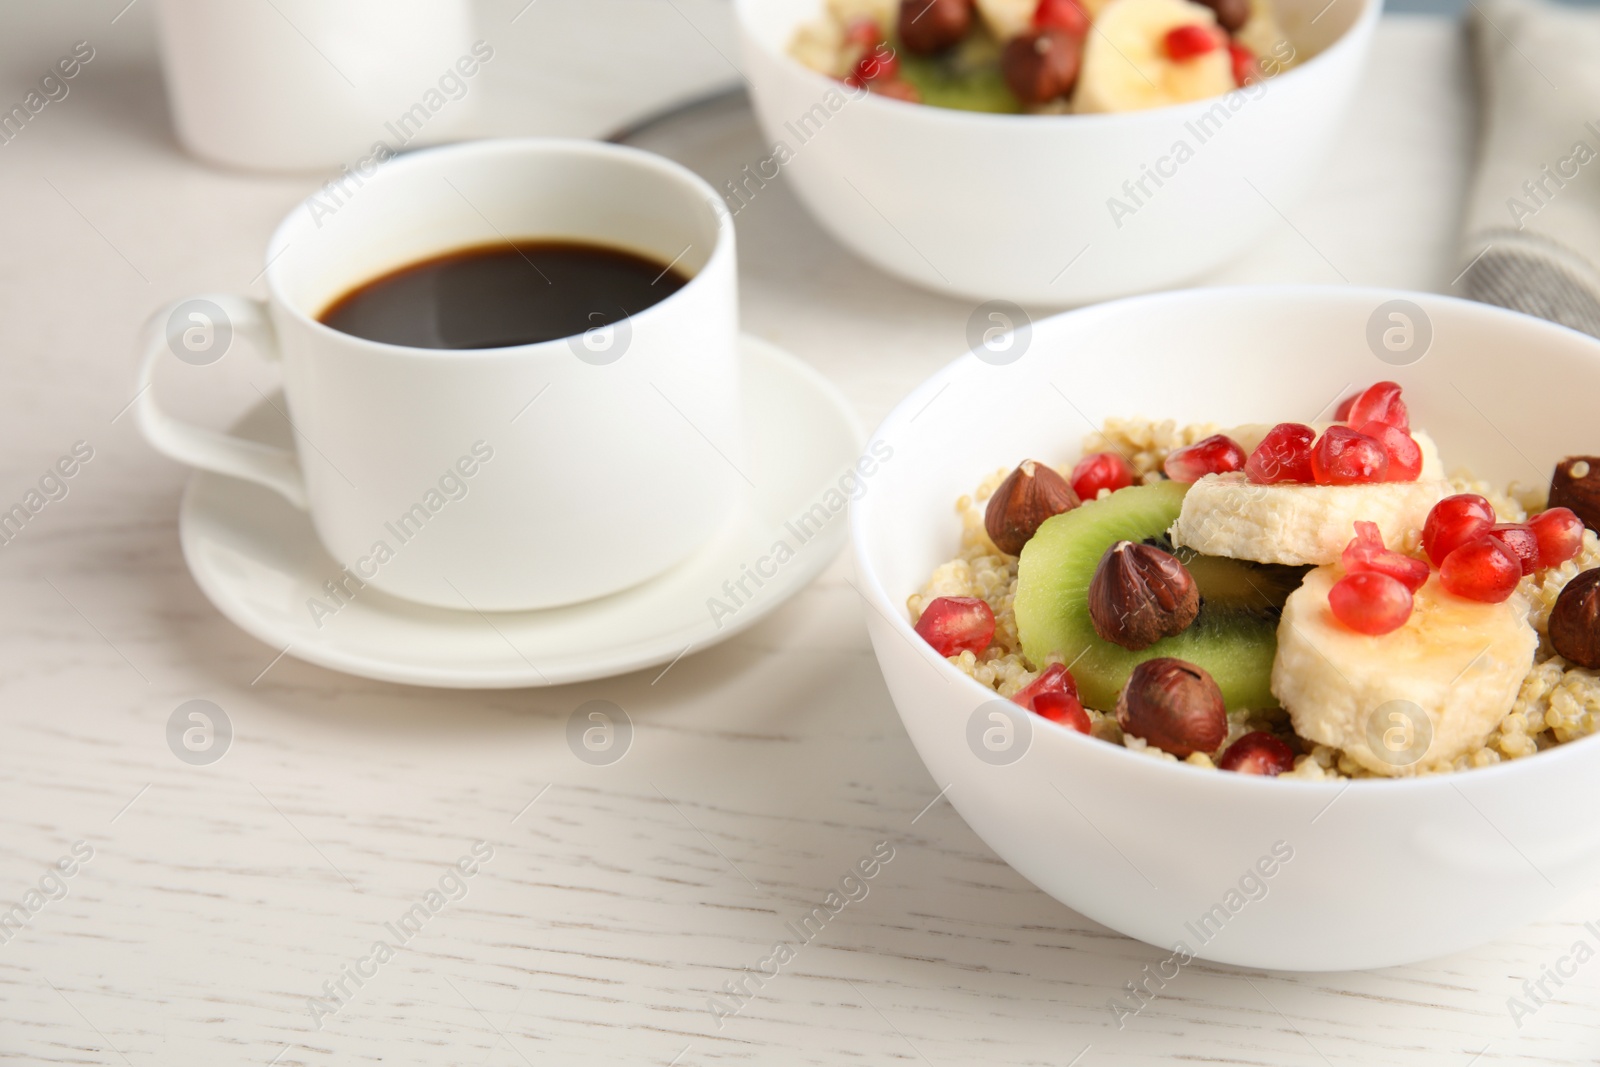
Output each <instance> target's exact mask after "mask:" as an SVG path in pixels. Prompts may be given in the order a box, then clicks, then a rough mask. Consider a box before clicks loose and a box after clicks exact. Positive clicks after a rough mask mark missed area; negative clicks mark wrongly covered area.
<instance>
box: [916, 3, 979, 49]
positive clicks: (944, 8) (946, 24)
mask: <svg viewBox="0 0 1600 1067" xmlns="http://www.w3.org/2000/svg"><path fill="white" fill-rule="evenodd" d="M899 29H900V43H901V44H903V45H905V46H906V51H907V52H914V53H916V54H917V55H922V56H926V55H932V54H933V53H934V52H942V51H944V50H945V49H946V48H949V47H950V46H951V45H954V44H956V43H958V42H959V41H960V40H961V39H962V38H963V37H965V36H966V35H967V31H968V30H970V29H972V0H900V22H899Z"/></svg>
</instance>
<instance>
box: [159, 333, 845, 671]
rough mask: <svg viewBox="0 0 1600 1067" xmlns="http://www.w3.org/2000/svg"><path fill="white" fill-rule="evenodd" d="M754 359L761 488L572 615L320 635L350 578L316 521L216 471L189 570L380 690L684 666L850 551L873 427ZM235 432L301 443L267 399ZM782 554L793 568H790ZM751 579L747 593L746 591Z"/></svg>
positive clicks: (377, 617) (785, 371)
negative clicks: (848, 502) (662, 565)
mask: <svg viewBox="0 0 1600 1067" xmlns="http://www.w3.org/2000/svg"><path fill="white" fill-rule="evenodd" d="M740 349H741V352H742V354H743V364H742V373H743V376H744V378H743V381H744V384H743V391H744V404H745V411H744V419H745V432H746V437H747V447H746V454H745V459H744V462H743V463H742V464H741V466H742V468H743V469H744V471H745V473H746V474H747V475H748V476H749V480H750V481H751V482H753V483H754V485H755V488H749V487H745V488H744V491H743V494H742V496H741V498H740V500H739V502H738V504H737V506H736V507H735V508H734V510H733V512H732V513H731V514H730V516H729V519H728V521H727V523H725V524H724V526H723V528H722V529H721V531H720V532H719V533H717V534H716V535H715V536H714V537H713V538H712V539H711V541H709V542H708V543H707V544H706V545H704V546H703V547H702V548H701V550H700V551H699V552H698V553H696V554H695V555H694V556H693V557H691V558H690V559H688V560H687V561H685V562H684V563H682V564H680V565H678V566H677V567H676V568H674V569H673V570H671V571H669V572H667V573H666V574H664V575H662V576H661V577H659V578H656V579H653V580H652V581H650V582H647V583H645V584H644V585H641V586H638V587H636V588H634V589H630V590H627V591H625V592H622V593H617V594H614V595H612V596H609V597H605V598H603V599H601V600H595V601H590V602H588V603H585V604H577V605H574V606H572V607H566V608H553V609H549V610H545V611H525V612H493V613H489V614H487V615H481V614H478V613H476V612H468V611H450V610H447V609H443V608H432V607H426V606H423V605H420V604H412V603H410V602H408V601H404V600H399V599H396V598H394V597H390V596H387V595H385V594H383V593H380V592H378V591H377V590H375V589H372V588H371V587H368V588H365V589H363V590H361V591H360V592H359V593H358V594H357V596H356V597H355V598H354V599H353V600H351V601H349V602H348V603H347V604H346V605H345V606H343V607H342V608H340V609H339V610H338V611H337V613H335V614H333V615H331V616H328V615H325V614H324V615H323V617H322V618H321V626H320V628H319V627H318V625H317V622H318V620H317V619H315V618H313V615H312V612H311V611H310V610H309V608H308V607H307V601H308V600H309V599H311V598H313V597H316V598H321V599H322V600H323V601H324V603H328V601H327V596H326V594H325V593H324V592H323V591H322V586H323V583H325V582H326V581H328V580H329V579H330V578H332V577H334V576H336V575H338V574H339V566H338V564H336V563H335V562H334V561H333V559H332V558H331V557H330V556H329V555H328V553H327V552H326V550H324V549H323V547H322V545H321V543H320V542H319V541H318V540H317V536H316V534H315V532H314V531H313V530H312V527H311V522H310V519H309V518H308V517H307V516H306V515H305V513H304V512H301V511H297V510H296V509H295V508H293V507H292V506H290V505H289V504H288V503H286V502H285V501H284V500H283V498H281V497H279V496H278V495H277V494H276V493H274V492H272V491H271V490H269V489H264V488H261V487H260V486H256V485H252V484H250V483H247V482H243V481H239V480H238V479H235V478H229V477H225V476H223V475H218V474H206V473H200V474H196V475H195V476H194V477H193V479H191V481H190V482H189V487H188V490H187V492H185V494H184V497H183V506H182V509H181V512H180V514H179V518H178V530H179V535H180V536H181V538H182V541H183V555H184V559H185V560H186V561H187V562H188V564H189V570H190V572H191V573H192V574H193V575H194V578H195V581H196V582H198V583H199V585H200V588H201V590H203V591H204V592H205V594H206V596H207V597H209V598H210V600H211V602H212V603H213V604H215V605H216V606H217V610H219V611H221V612H222V614H223V615H225V616H227V617H228V618H229V619H231V620H232V621H233V622H234V623H236V624H237V625H238V626H239V627H240V628H242V629H243V630H245V631H246V632H247V633H250V634H252V635H253V636H255V637H257V638H259V639H260V640H262V641H265V642H266V643H267V644H269V645H272V646H273V647H274V648H276V649H287V651H288V654H289V655H291V656H295V657H297V658H299V659H303V660H305V661H307V662H309V663H316V664H319V665H321V666H323V667H330V668H332V669H333V670H336V671H345V672H347V673H349V674H357V675H361V676H363V677H367V678H376V679H380V680H382V681H389V682H402V683H406V684H410V685H430V686H448V687H453V688H463V689H498V688H513V687H521V686H543V685H561V684H565V683H568V682H580V681H585V680H588V679H591V678H602V677H606V676H609V675H615V674H621V673H623V672H625V671H631V670H638V669H640V668H643V667H648V666H651V665H654V664H659V663H667V662H671V661H672V660H674V659H676V658H677V657H679V656H681V655H683V654H684V653H685V651H690V652H694V651H699V650H701V649H704V648H708V647H710V646H711V645H714V644H717V643H718V642H721V641H725V640H727V639H728V638H729V637H732V636H733V635H734V634H736V633H738V632H739V631H741V630H744V629H746V628H748V627H750V626H751V625H753V624H754V623H755V622H756V621H757V620H759V619H761V618H762V617H763V616H765V615H767V614H768V613H770V612H771V611H772V610H773V609H775V608H776V607H777V606H778V605H779V604H782V603H783V602H784V601H785V600H787V599H789V598H790V597H791V596H793V595H794V594H795V593H797V592H799V591H800V589H801V588H803V587H804V586H805V585H806V583H808V582H810V581H811V579H812V578H814V577H816V576H817V574H818V573H820V572H821V571H822V569H823V568H824V567H826V566H827V565H828V563H829V562H830V561H831V560H832V559H833V557H834V556H835V555H837V554H838V551H839V549H840V548H841V547H843V545H844V541H845V533H846V518H845V514H844V509H843V506H842V496H841V494H840V493H839V492H838V491H837V486H838V482H839V479H840V477H841V475H843V473H844V471H845V469H846V468H847V467H851V466H852V465H853V464H854V463H855V460H856V457H857V456H858V455H859V453H860V450H861V442H862V432H861V427H860V424H859V423H858V422H857V421H856V418H855V416H854V414H853V413H852V412H851V411H850V408H849V405H848V404H847V403H846V402H845V400H844V398H843V397H842V396H840V394H839V392H838V391H837V390H836V389H835V388H834V387H833V385H832V384H830V383H829V382H828V381H827V380H826V379H825V378H823V377H822V376H821V375H820V374H818V373H817V372H816V371H814V370H812V369H811V368H810V367H809V366H807V365H806V364H804V363H802V362H801V361H800V360H798V359H796V358H795V357H793V356H791V355H789V354H788V353H786V352H784V351H782V350H781V349H778V348H776V347H774V346H772V345H770V344H767V343H766V342H764V341H759V340H757V339H755V338H753V337H749V336H746V337H744V338H742V340H741V344H740ZM234 432H235V433H237V434H239V435H241V436H244V437H250V438H253V439H255V440H258V441H265V442H269V443H272V444H281V445H288V444H289V441H290V429H289V427H288V425H287V424H286V423H285V422H284V421H283V419H282V417H281V416H280V415H279V414H278V413H277V411H276V410H275V409H274V408H273V407H272V406H271V405H270V404H269V403H265V402H263V403H262V404H260V405H259V406H257V407H256V408H255V409H253V410H252V411H251V412H250V413H249V414H248V415H246V416H245V417H244V418H243V419H241V420H240V422H239V424H238V425H237V426H236V427H235V428H234ZM645 458H647V457H645ZM830 488H831V489H833V490H834V491H833V492H829V490H830ZM847 488H848V485H847ZM817 504H821V505H822V506H823V508H824V511H825V512H827V513H829V514H830V517H829V518H828V519H827V521H826V522H820V521H818V520H817V519H813V520H812V521H811V522H809V523H808V524H807V525H805V526H801V525H799V522H800V519H799V517H800V516H802V515H803V514H805V513H807V512H808V511H810V510H811V509H812V508H813V506H814V505H817ZM834 504H839V505H840V506H838V507H837V508H834V507H833V506H832V505H834ZM814 514H816V515H818V516H820V514H821V513H814ZM802 535H804V540H802ZM780 541H781V542H783V543H784V544H786V545H787V546H788V549H789V550H790V551H791V552H792V553H793V555H792V558H788V559H787V560H786V561H785V562H783V563H781V564H778V563H776V562H775V559H774V551H775V549H776V547H777V545H778V543H779V542H780ZM763 558H766V560H767V562H764V563H763V562H762V560H763ZM752 570H759V571H766V572H771V571H774V570H775V571H776V573H775V574H772V575H771V576H770V577H767V576H762V577H761V578H760V581H761V585H760V586H759V587H758V586H757V585H756V580H755V579H753V578H750V577H748V575H749V574H750V573H751V571H752ZM741 578H743V586H744V592H739V591H738V590H737V586H738V584H739V583H740V580H741ZM727 582H732V583H733V589H734V592H733V595H731V596H730V593H729V590H728V589H725V588H724V583H727ZM746 593H748V594H749V595H748V596H746V595H745V594H746ZM713 597H715V598H718V599H719V600H720V601H721V603H722V605H723V609H721V610H719V611H718V612H717V617H716V618H713V611H712V607H711V606H710V605H708V600H709V599H710V598H713ZM730 612H731V614H730Z"/></svg>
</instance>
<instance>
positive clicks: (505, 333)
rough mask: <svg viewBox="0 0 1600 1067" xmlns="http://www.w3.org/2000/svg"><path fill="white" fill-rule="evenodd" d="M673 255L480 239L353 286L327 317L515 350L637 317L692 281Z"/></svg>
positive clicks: (332, 322)
mask: <svg viewBox="0 0 1600 1067" xmlns="http://www.w3.org/2000/svg"><path fill="white" fill-rule="evenodd" d="M688 280H689V279H688V278H687V277H685V276H684V275H682V274H680V273H678V272H677V271H676V270H675V269H673V268H672V267H670V266H668V265H667V264H665V263H658V262H656V261H655V260H652V259H646V258H645V257H644V256H640V255H637V254H635V253H633V252H626V251H623V250H622V249H620V248H610V247H608V246H605V245H597V244H583V243H579V242H571V241H519V242H517V243H516V244H509V243H506V242H501V243H498V244H492V245H478V246H475V247H472V248H462V249H458V250H456V251H454V252H448V253H446V254H445V255H442V256H435V257H434V258H432V259H426V260H423V261H422V262H420V263H413V264H411V265H410V266H406V267H401V268H400V269H399V270H396V271H392V272H390V273H388V274H385V275H383V276H382V277H379V278H374V279H373V280H372V281H369V282H366V283H365V284H363V285H360V286H358V287H357V288H355V289H352V290H351V291H350V292H348V293H346V294H345V295H344V296H342V297H340V298H339V299H338V300H335V301H334V302H333V303H332V304H330V305H329V306H328V307H327V309H326V310H324V311H323V312H322V315H321V316H320V318H321V321H322V322H324V323H326V324H327V325H329V326H332V327H333V328H334V329H336V330H339V331H342V332H343V333H348V334H353V335H355V336H356V337H364V338H366V339H367V340H369V341H382V342H386V343H388V344H392V345H407V346H410V347H413V348H506V347H509V346H511V345H526V344H535V343H537V342H539V341H552V340H555V339H556V338H558V337H573V336H576V335H578V334H581V333H583V332H584V331H585V330H590V329H594V328H596V327H600V326H606V325H609V324H610V323H613V322H618V321H620V320H621V319H623V318H625V317H626V316H629V315H637V314H638V313H639V312H641V311H643V310H644V309H645V308H647V307H649V306H650V305H652V304H655V303H659V302H660V301H662V300H665V299H666V298H667V297H669V296H671V295H672V294H673V293H675V292H677V291H678V290H679V289H681V288H683V286H684V285H685V284H687V282H688Z"/></svg>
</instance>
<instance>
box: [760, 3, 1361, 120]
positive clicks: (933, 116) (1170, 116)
mask: <svg viewBox="0 0 1600 1067" xmlns="http://www.w3.org/2000/svg"><path fill="white" fill-rule="evenodd" d="M760 2H762V0H733V10H734V20H735V21H736V23H737V24H738V28H739V33H740V36H741V38H742V39H743V43H744V51H745V54H746V55H747V56H748V54H749V52H750V51H751V50H752V49H758V50H759V51H760V52H761V53H762V55H763V56H764V57H766V59H767V60H768V62H769V63H770V62H772V61H773V60H776V61H777V63H778V65H779V66H788V67H790V68H792V70H793V71H794V72H795V73H797V74H799V75H800V76H801V78H802V79H803V80H808V81H810V82H811V83H812V84H813V85H815V86H816V87H817V89H818V91H819V92H820V91H821V90H824V89H828V88H832V89H836V90H841V91H849V92H850V93H851V95H852V98H853V99H854V100H855V102H856V103H861V102H862V101H863V99H864V98H866V104H867V106H868V107H871V108H889V109H891V110H889V111H888V112H887V114H890V115H894V114H900V115H903V116H911V115H917V114H921V115H923V116H925V120H926V121H929V122H949V123H952V124H955V125H962V124H982V123H994V124H998V123H1005V124H1009V125H1012V126H1015V125H1016V124H1017V123H1028V124H1037V125H1038V126H1039V128H1041V129H1044V128H1049V129H1055V128H1061V127H1063V126H1066V127H1068V128H1070V127H1073V126H1092V125H1100V126H1104V125H1107V124H1110V123H1115V122H1121V123H1125V124H1130V125H1131V124H1135V123H1140V122H1144V123H1149V124H1154V123H1157V122H1171V121H1175V120H1176V119H1179V118H1183V119H1185V120H1186V119H1188V118H1189V117H1191V116H1198V115H1202V114H1204V113H1206V112H1207V111H1209V110H1210V109H1211V108H1212V107H1214V106H1215V105H1216V103H1217V101H1219V100H1223V99H1225V98H1226V97H1227V96H1228V95H1229V93H1221V94H1218V95H1217V96H1208V97H1204V98H1202V99H1200V100H1191V101H1189V102H1187V103H1183V104H1169V105H1167V106H1165V107H1153V108H1145V109H1144V110H1141V111H1115V112H1093V113H1088V114H1062V115H1029V114H1001V113H996V112H989V111H964V110H961V109H959V108H948V107H935V106H932V105H929V104H920V103H911V102H909V101H906V100H896V99H894V98H893V97H888V96H884V95H883V94H882V93H873V92H867V91H861V92H859V93H857V92H855V91H854V90H851V88H850V86H848V85H845V83H843V82H840V81H836V80H834V79H833V78H830V77H828V76H827V75H826V74H823V73H821V72H820V71H815V70H812V69H811V68H810V67H808V66H806V65H805V64H804V63H801V62H800V61H799V60H797V59H795V58H794V57H793V56H791V55H790V54H789V53H788V51H787V50H785V49H774V48H771V47H769V46H768V45H767V44H766V42H764V41H763V40H762V39H761V37H760V35H759V34H757V33H755V32H754V31H753V30H752V28H751V25H750V19H749V18H748V17H747V9H748V8H750V7H751V6H753V5H754V4H757V3H760ZM1337 2H1338V0H1331V2H1330V3H1329V5H1328V6H1329V7H1332V6H1333V4H1334V3H1337ZM1361 3H1362V5H1363V6H1362V9H1361V12H1360V13H1359V14H1358V15H1357V16H1356V17H1355V19H1354V20H1353V21H1352V22H1351V23H1350V25H1349V26H1348V27H1347V28H1346V29H1345V31H1344V32H1343V33H1341V34H1340V35H1339V36H1338V37H1337V38H1336V39H1335V40H1334V41H1333V42H1332V43H1331V44H1329V45H1328V46H1327V47H1326V48H1323V49H1322V50H1320V51H1318V52H1317V53H1316V54H1314V55H1313V56H1312V57H1311V58H1310V59H1307V60H1306V61H1305V62H1304V63H1299V64H1296V65H1295V66H1293V67H1291V68H1290V69H1288V70H1286V71H1284V72H1283V73H1281V74H1274V75H1273V76H1272V77H1270V78H1264V79H1262V80H1261V81H1260V82H1258V83H1257V84H1258V85H1261V86H1264V87H1266V88H1267V89H1268V90H1269V91H1270V88H1271V86H1272V85H1273V84H1275V83H1278V82H1285V81H1286V83H1287V84H1290V85H1298V84H1299V82H1300V81H1302V80H1303V79H1304V77H1309V75H1302V72H1303V71H1306V70H1308V69H1309V68H1311V67H1314V66H1320V65H1325V64H1321V63H1320V61H1321V60H1322V59H1323V57H1325V56H1331V55H1333V54H1334V53H1336V52H1348V51H1352V50H1355V49H1357V48H1363V49H1364V48H1365V44H1366V42H1367V41H1369V40H1370V39H1371V36H1372V27H1373V26H1374V25H1375V24H1376V23H1377V21H1378V18H1379V16H1380V15H1382V13H1383V0H1361ZM1319 17H1320V16H1319ZM793 31H794V27H791V28H790V33H791V34H792V33H793ZM740 73H741V76H743V72H742V71H741V72H740ZM745 80H746V82H747V83H749V81H750V79H749V78H748V76H745ZM841 87H842V88H841ZM1243 91H1244V88H1243V87H1237V88H1234V89H1231V90H1229V92H1230V93H1232V92H1243ZM1261 95H1263V96H1264V95H1267V94H1266V93H1263V94H1261ZM1254 99H1259V97H1256V98H1254Z"/></svg>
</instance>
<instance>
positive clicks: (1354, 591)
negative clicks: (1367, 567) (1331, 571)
mask: <svg viewBox="0 0 1600 1067" xmlns="http://www.w3.org/2000/svg"><path fill="white" fill-rule="evenodd" d="M1414 606H1415V601H1414V600H1413V599H1412V596H1411V590H1409V589H1407V588H1406V587H1405V585H1404V584H1402V583H1401V582H1400V581H1398V580H1397V579H1394V578H1391V577H1389V576H1388V575H1387V574H1380V573H1378V572H1377V571H1360V572H1358V573H1356V574H1347V575H1345V576H1344V577H1343V578H1340V579H1339V580H1338V581H1337V582H1334V583H1333V588H1332V589H1330V590H1328V607H1330V608H1332V609H1333V617H1334V618H1336V619H1338V620H1339V621H1340V622H1342V623H1344V624H1345V625H1346V626H1348V627H1350V629H1352V630H1354V631H1355V632H1356V633H1358V634H1369V635H1371V636H1373V637H1376V636H1378V635H1379V634H1386V633H1391V632H1393V631H1395V630H1398V629H1400V627H1402V626H1404V625H1405V624H1406V620H1407V619H1409V618H1411V609H1412V607H1414Z"/></svg>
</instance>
